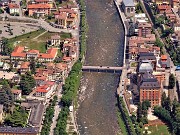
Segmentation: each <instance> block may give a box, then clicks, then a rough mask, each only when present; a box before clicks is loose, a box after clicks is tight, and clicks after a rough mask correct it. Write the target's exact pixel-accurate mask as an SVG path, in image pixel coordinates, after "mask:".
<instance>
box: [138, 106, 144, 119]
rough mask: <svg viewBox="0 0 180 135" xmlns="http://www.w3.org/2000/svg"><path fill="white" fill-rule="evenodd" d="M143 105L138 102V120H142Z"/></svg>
mask: <svg viewBox="0 0 180 135" xmlns="http://www.w3.org/2000/svg"><path fill="white" fill-rule="evenodd" d="M142 117H143V116H142V105H141V103H139V104H138V109H137V121H138V122H141V118H142Z"/></svg>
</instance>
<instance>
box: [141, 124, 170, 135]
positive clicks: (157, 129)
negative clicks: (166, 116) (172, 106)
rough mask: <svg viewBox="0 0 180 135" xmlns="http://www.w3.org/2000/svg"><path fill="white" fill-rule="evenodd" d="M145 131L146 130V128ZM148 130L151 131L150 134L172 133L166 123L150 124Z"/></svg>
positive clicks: (166, 134)
mask: <svg viewBox="0 0 180 135" xmlns="http://www.w3.org/2000/svg"><path fill="white" fill-rule="evenodd" d="M143 131H145V129H144V130H143ZM148 131H151V134H150V135H170V132H169V130H168V127H167V126H166V125H158V126H149V127H148Z"/></svg>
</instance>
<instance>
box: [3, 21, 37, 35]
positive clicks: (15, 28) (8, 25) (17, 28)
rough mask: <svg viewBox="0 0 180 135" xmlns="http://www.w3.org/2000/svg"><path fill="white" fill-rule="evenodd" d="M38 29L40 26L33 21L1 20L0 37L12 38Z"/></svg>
mask: <svg viewBox="0 0 180 135" xmlns="http://www.w3.org/2000/svg"><path fill="white" fill-rule="evenodd" d="M37 29H39V27H38V26H36V25H33V24H31V23H21V22H0V30H2V33H1V34H0V38H1V37H5V38H12V37H15V36H19V35H22V34H25V33H28V32H31V31H35V30H37Z"/></svg>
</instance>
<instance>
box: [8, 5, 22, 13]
mask: <svg viewBox="0 0 180 135" xmlns="http://www.w3.org/2000/svg"><path fill="white" fill-rule="evenodd" d="M8 8H9V13H10V14H11V15H19V5H17V4H15V3H9V4H8Z"/></svg>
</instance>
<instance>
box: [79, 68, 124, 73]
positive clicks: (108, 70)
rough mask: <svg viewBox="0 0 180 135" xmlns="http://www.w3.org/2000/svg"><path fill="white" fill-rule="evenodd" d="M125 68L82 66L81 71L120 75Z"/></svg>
mask: <svg viewBox="0 0 180 135" xmlns="http://www.w3.org/2000/svg"><path fill="white" fill-rule="evenodd" d="M124 68H125V67H109V66H83V67H82V71H86V72H105V73H121V71H122V70H123V69H124Z"/></svg>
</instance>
